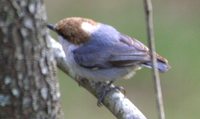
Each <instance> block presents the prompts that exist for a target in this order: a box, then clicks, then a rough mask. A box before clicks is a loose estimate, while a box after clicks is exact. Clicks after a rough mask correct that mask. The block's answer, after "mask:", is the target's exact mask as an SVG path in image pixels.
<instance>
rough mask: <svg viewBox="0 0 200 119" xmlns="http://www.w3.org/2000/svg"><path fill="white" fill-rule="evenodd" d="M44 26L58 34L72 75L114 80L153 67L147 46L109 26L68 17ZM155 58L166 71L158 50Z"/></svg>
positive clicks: (97, 80) (164, 61)
mask: <svg viewBox="0 0 200 119" xmlns="http://www.w3.org/2000/svg"><path fill="white" fill-rule="evenodd" d="M47 27H48V28H49V29H51V30H53V31H55V32H56V33H57V34H58V36H59V42H60V44H61V45H62V47H63V50H64V52H65V55H66V63H67V65H68V67H69V73H70V75H71V76H73V77H84V78H86V79H89V80H93V81H96V82H106V81H109V82H112V83H113V82H115V81H117V80H119V79H130V78H131V77H133V75H134V74H135V72H136V71H137V70H139V69H141V68H142V67H147V68H152V61H151V56H150V51H149V48H148V47H147V46H145V45H144V44H143V43H142V42H140V41H139V40H137V39H135V38H133V37H130V36H128V35H125V34H123V33H121V32H119V31H118V30H117V29H116V28H114V27H113V26H111V25H108V24H104V23H101V22H97V21H95V20H92V19H88V18H82V17H68V18H64V19H62V20H60V21H58V22H57V23H56V24H48V25H47ZM156 59H157V67H156V68H157V69H158V70H159V71H160V72H166V71H168V70H169V68H170V65H169V63H168V61H167V59H165V58H164V57H162V56H160V55H159V54H157V53H156Z"/></svg>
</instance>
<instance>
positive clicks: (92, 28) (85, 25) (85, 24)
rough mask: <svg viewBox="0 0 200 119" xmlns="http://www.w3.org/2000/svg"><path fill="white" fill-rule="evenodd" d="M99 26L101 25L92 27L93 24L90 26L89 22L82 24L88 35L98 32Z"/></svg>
mask: <svg viewBox="0 0 200 119" xmlns="http://www.w3.org/2000/svg"><path fill="white" fill-rule="evenodd" d="M98 26H99V25H92V24H90V23H88V22H83V23H82V24H81V28H82V29H83V30H84V31H85V32H87V33H93V32H94V31H96V30H97V28H98Z"/></svg>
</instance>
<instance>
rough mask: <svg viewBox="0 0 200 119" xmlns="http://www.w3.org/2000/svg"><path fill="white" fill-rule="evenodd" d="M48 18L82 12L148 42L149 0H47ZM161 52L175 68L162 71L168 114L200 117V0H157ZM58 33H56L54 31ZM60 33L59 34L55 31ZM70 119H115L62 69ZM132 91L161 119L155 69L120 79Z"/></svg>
mask: <svg viewBox="0 0 200 119" xmlns="http://www.w3.org/2000/svg"><path fill="white" fill-rule="evenodd" d="M45 3H46V8H47V12H48V20H49V22H50V23H55V22H57V21H59V20H60V19H62V18H64V17H71V16H81V17H87V18H92V19H95V20H97V21H100V22H103V23H107V24H110V25H112V26H114V27H115V28H117V29H118V30H119V31H121V32H122V33H125V34H127V35H129V36H132V37H135V38H137V39H140V41H142V42H144V43H145V44H146V43H147V41H146V26H145V25H146V24H145V20H144V19H145V17H144V11H143V0H121V1H119V0H98V1H97V0H45ZM153 6H154V25H155V38H156V49H157V52H158V53H160V54H161V55H163V56H165V57H166V58H167V59H168V60H169V62H170V65H171V66H172V69H171V70H170V71H169V72H167V73H165V74H161V75H160V77H161V79H162V87H163V95H164V102H165V110H166V118H167V119H198V118H199V117H200V112H199V111H200V93H199V89H200V70H199V67H200V62H199V61H200V48H199V45H200V7H199V6H200V1H199V0H167V1H160V0H153ZM53 35H54V36H55V34H53ZM55 38H56V36H55ZM59 79H60V88H61V94H62V107H63V110H64V113H65V118H70V119H114V116H112V114H111V113H110V112H109V111H108V110H107V109H105V107H101V108H98V107H97V106H96V102H97V100H96V98H94V97H93V96H92V95H91V94H89V93H88V92H87V91H85V90H84V89H83V88H81V87H79V86H78V84H76V83H75V82H74V81H72V80H71V79H70V78H69V77H68V76H67V75H65V74H63V73H62V72H61V71H60V72H59ZM116 84H117V85H121V86H123V87H124V88H125V89H126V92H127V94H126V95H127V96H128V97H129V98H130V100H132V102H133V103H134V104H135V105H136V106H137V107H139V109H140V110H141V111H142V112H143V113H144V114H145V115H146V116H147V117H148V118H149V119H155V118H157V109H156V106H155V94H154V88H153V82H152V78H151V71H150V70H149V69H143V70H141V71H138V72H137V74H136V75H135V77H134V78H133V79H131V80H126V81H125V80H123V81H118V82H117V83H116Z"/></svg>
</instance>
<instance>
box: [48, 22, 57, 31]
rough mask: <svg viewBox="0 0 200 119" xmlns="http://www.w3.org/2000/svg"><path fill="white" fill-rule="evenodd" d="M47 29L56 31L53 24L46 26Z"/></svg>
mask: <svg viewBox="0 0 200 119" xmlns="http://www.w3.org/2000/svg"><path fill="white" fill-rule="evenodd" d="M47 28H49V29H50V30H52V31H56V29H55V25H53V24H47Z"/></svg>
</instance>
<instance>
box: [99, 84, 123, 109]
mask: <svg viewBox="0 0 200 119" xmlns="http://www.w3.org/2000/svg"><path fill="white" fill-rule="evenodd" d="M113 90H118V91H120V92H122V93H123V94H124V95H125V94H126V90H125V89H124V88H123V87H122V86H114V87H111V83H109V84H108V85H105V86H104V87H103V88H102V89H101V91H100V93H99V95H98V101H97V106H99V107H100V106H102V102H103V100H104V98H105V97H106V96H107V94H108V93H109V92H111V91H113Z"/></svg>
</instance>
